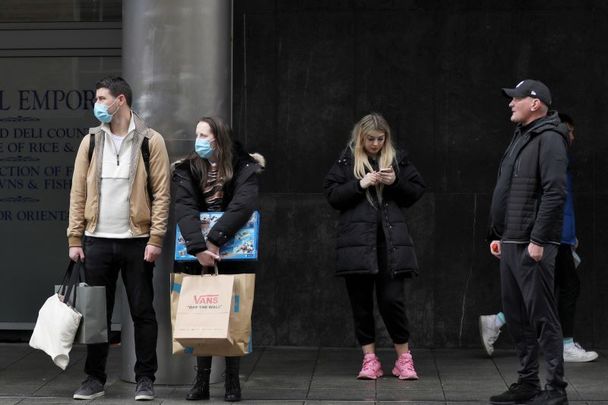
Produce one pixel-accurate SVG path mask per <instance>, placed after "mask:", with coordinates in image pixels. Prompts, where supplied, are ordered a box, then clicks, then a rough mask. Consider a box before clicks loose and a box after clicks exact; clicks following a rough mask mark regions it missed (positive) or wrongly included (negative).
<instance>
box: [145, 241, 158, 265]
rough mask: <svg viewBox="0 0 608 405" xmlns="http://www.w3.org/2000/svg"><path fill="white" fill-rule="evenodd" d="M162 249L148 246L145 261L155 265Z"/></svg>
mask: <svg viewBox="0 0 608 405" xmlns="http://www.w3.org/2000/svg"><path fill="white" fill-rule="evenodd" d="M160 252H161V248H159V247H158V246H154V245H146V250H145V252H144V260H145V261H147V262H150V263H154V262H155V261H156V259H158V256H160Z"/></svg>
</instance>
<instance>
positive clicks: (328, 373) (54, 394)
mask: <svg viewBox="0 0 608 405" xmlns="http://www.w3.org/2000/svg"><path fill="white" fill-rule="evenodd" d="M0 354H2V356H3V357H2V358H1V359H0V405H15V404H43V403H44V404H71V405H74V404H75V402H74V401H73V400H72V399H71V395H72V393H73V391H74V390H75V389H76V388H77V387H78V386H79V384H80V382H81V381H82V380H83V378H84V373H83V370H82V369H83V363H84V356H85V348H84V347H82V346H76V347H75V348H74V349H73V351H72V353H71V362H70V366H69V367H68V369H67V370H65V371H62V370H60V369H59V368H58V367H56V366H55V365H53V363H52V362H51V360H50V358H49V357H48V356H47V355H46V354H44V353H42V352H40V351H37V350H32V349H30V348H29V347H28V346H27V345H24V344H0ZM378 356H379V357H380V360H381V362H382V364H383V369H384V371H385V376H384V377H382V378H380V379H378V380H375V381H361V380H357V379H356V378H355V377H356V373H357V372H358V371H359V368H360V366H361V359H362V354H361V351H360V349H358V348H346V349H342V348H290V347H267V348H259V349H256V352H254V353H253V354H252V355H250V356H247V357H245V358H244V359H243V360H242V364H241V385H242V388H243V401H242V402H241V403H242V404H256V405H260V404H269V405H273V404H281V405H282V404H286V405H295V404H299V405H303V404H315V405H316V404H328V405H332V404H336V405H341V404H392V405H395V404H408V405H439V404H441V405H446V404H451V405H467V404H487V399H488V398H489V397H490V396H491V395H494V394H497V393H500V392H502V391H504V390H505V389H506V388H507V386H508V385H509V384H511V383H512V382H513V381H515V380H516V378H517V368H518V361H517V358H516V356H515V352H514V351H507V350H499V351H497V352H496V354H495V356H493V357H491V358H489V357H487V356H484V355H483V354H480V351H479V350H464V349H441V350H431V349H419V350H416V351H414V361H415V364H416V369H417V371H418V374H419V376H420V380H418V381H400V380H398V379H397V378H395V377H393V376H392V375H390V371H391V368H392V364H393V362H394V360H395V357H396V355H395V353H394V350H392V349H381V350H378ZM121 358H122V353H121V349H120V346H113V347H111V349H110V355H109V358H108V370H107V372H108V381H107V384H106V396H104V397H102V398H98V399H95V400H92V401H79V402H78V405H80V404H83V405H84V404H88V403H93V404H117V405H118V404H135V403H136V402H135V401H134V399H133V395H134V390H135V384H132V383H128V382H124V381H122V380H120V372H121ZM541 364H542V363H541ZM3 365H4V366H3ZM2 367H4V368H2ZM541 367H542V366H541ZM606 375H608V358H607V357H606V354H605V352H601V356H600V358H599V360H598V361H596V362H592V363H585V364H567V365H566V380H567V381H568V383H569V388H568V395H569V398H570V403H571V404H575V405H586V404H589V405H608V384H607V383H606ZM193 377H194V375H193ZM541 377H542V373H541ZM189 389H190V386H187V385H182V386H167V385H156V386H155V391H156V395H157V398H156V399H155V400H154V401H151V404H163V405H172V404H189V405H191V404H192V402H190V401H186V400H185V396H186V393H187V392H188V390H189ZM210 391H211V400H210V401H208V402H207V401H206V402H205V403H206V404H223V403H224V401H223V395H224V387H223V383H218V384H212V386H211V390H210Z"/></svg>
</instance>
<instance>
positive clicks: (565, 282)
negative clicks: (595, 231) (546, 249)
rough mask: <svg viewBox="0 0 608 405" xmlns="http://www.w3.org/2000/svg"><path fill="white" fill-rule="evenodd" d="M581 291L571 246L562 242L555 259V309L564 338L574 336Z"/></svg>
mask: <svg viewBox="0 0 608 405" xmlns="http://www.w3.org/2000/svg"><path fill="white" fill-rule="evenodd" d="M580 292H581V282H580V279H579V277H578V271H577V270H576V268H575V267H574V259H573V258H572V247H571V246H570V245H565V244H562V245H560V246H559V250H558V251H557V258H556V259H555V294H556V295H557V311H558V313H559V320H560V322H561V324H562V332H563V334H564V337H565V338H571V337H574V313H575V312H576V300H577V299H578V296H579V294H580Z"/></svg>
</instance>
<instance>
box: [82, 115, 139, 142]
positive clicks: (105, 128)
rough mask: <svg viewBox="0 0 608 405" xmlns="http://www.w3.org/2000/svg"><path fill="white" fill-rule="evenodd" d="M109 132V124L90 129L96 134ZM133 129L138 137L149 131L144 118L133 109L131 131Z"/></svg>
mask: <svg viewBox="0 0 608 405" xmlns="http://www.w3.org/2000/svg"><path fill="white" fill-rule="evenodd" d="M101 131H103V132H107V133H110V125H109V124H100V125H98V126H96V127H92V128H90V129H89V133H91V134H96V133H99V132H101ZM131 131H135V135H136V137H137V138H143V137H144V136H146V135H147V133H148V126H147V125H146V123H145V122H144V120H143V119H142V118H141V117H140V116H139V115H138V114H137V113H136V112H135V111H133V110H131V121H129V131H128V132H129V133H130V132H131Z"/></svg>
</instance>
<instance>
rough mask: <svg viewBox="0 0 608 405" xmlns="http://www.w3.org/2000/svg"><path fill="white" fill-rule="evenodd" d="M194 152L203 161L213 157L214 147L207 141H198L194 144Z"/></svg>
mask: <svg viewBox="0 0 608 405" xmlns="http://www.w3.org/2000/svg"><path fill="white" fill-rule="evenodd" d="M194 150H195V151H196V153H197V154H198V155H199V156H200V157H202V158H203V159H209V158H210V157H211V155H213V146H211V142H209V141H208V140H207V139H197V140H196V141H195V142H194Z"/></svg>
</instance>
